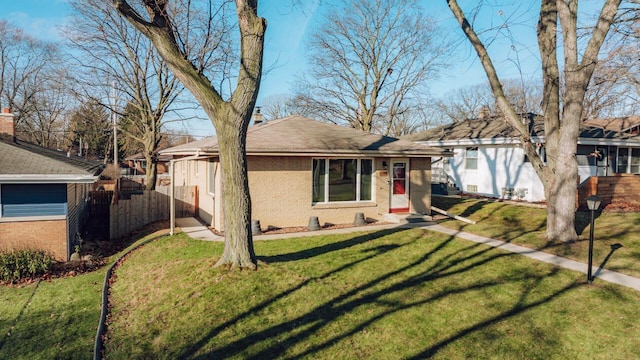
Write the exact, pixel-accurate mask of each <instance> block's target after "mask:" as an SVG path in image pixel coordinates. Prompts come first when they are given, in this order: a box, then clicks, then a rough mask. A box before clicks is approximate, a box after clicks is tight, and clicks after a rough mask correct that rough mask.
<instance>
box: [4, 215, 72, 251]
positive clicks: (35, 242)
mask: <svg viewBox="0 0 640 360" xmlns="http://www.w3.org/2000/svg"><path fill="white" fill-rule="evenodd" d="M9 249H38V250H44V251H47V252H50V253H51V254H52V255H53V256H55V258H56V260H59V261H67V253H68V249H67V221H66V220H65V219H60V220H40V221H17V222H0V251H6V250H9Z"/></svg>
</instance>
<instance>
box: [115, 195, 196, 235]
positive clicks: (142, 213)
mask: <svg viewBox="0 0 640 360" xmlns="http://www.w3.org/2000/svg"><path fill="white" fill-rule="evenodd" d="M170 191H171V188H170V187H169V186H159V187H156V190H151V191H149V190H145V191H144V192H143V193H142V194H133V195H131V199H119V200H118V202H117V204H112V205H111V206H110V208H109V239H111V240H115V239H119V238H121V237H124V236H125V235H127V234H129V233H130V232H132V231H135V230H138V229H140V228H142V227H143V226H145V225H147V224H150V223H152V222H155V221H159V220H167V219H169V212H170V207H169V206H170V193H169V192H170ZM197 192H198V188H197V186H177V187H176V188H175V204H176V205H175V206H176V218H180V217H193V216H195V215H196V209H197V206H198V205H197V198H198V197H197Z"/></svg>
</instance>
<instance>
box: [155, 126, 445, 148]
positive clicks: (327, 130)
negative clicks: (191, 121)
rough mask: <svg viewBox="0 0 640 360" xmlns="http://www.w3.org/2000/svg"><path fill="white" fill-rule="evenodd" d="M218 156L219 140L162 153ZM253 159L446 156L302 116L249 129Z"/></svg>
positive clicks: (417, 145)
mask: <svg viewBox="0 0 640 360" xmlns="http://www.w3.org/2000/svg"><path fill="white" fill-rule="evenodd" d="M196 152H200V153H201V154H215V153H217V152H218V141H217V138H216V137H210V138H206V139H202V140H199V141H194V142H191V143H188V144H184V145H180V146H175V147H172V148H168V149H165V150H162V151H161V152H160V153H162V154H174V155H179V154H181V155H188V154H193V153H196ZM247 154H249V155H261V154H262V155H267V154H282V155H336V156H337V155H358V154H359V155H370V156H374V155H377V156H414V157H429V156H442V155H443V151H442V150H441V149H437V148H434V147H430V146H426V145H422V144H416V143H413V142H411V141H408V140H402V139H396V138H392V137H388V136H382V135H377V134H372V133H368V132H364V131H360V130H355V129H352V128H347V127H344V126H339V125H334V124H329V123H325V122H321V121H317V120H313V119H309V118H305V117H301V116H289V117H286V118H282V119H277V120H272V121H268V122H264V123H261V124H258V125H253V126H251V127H249V130H248V131H247Z"/></svg>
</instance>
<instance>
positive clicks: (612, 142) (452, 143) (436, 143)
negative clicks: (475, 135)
mask: <svg viewBox="0 0 640 360" xmlns="http://www.w3.org/2000/svg"><path fill="white" fill-rule="evenodd" d="M531 141H532V142H533V143H534V144H537V143H544V142H545V138H544V137H543V136H534V137H531ZM416 142H417V143H419V144H423V145H427V146H433V147H456V146H480V145H519V144H520V140H519V139H517V138H504V137H503V138H491V139H456V140H427V141H416ZM578 144H580V145H609V146H633V145H635V146H640V141H638V140H636V139H633V140H631V139H602V138H582V137H581V138H578Z"/></svg>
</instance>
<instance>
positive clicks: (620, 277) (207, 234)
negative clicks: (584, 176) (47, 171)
mask: <svg viewBox="0 0 640 360" xmlns="http://www.w3.org/2000/svg"><path fill="white" fill-rule="evenodd" d="M176 226H177V227H180V228H181V229H182V231H183V232H185V233H186V234H187V235H189V236H190V237H191V238H193V239H199V240H206V241H224V237H222V236H218V235H216V234H214V233H213V232H212V231H211V230H209V229H208V228H207V227H206V226H204V225H203V224H202V223H200V221H198V220H196V219H194V218H180V219H176ZM394 228H399V229H408V228H421V229H426V230H431V231H437V232H440V233H443V234H447V235H451V236H455V237H457V238H460V239H465V240H469V241H473V242H476V243H480V244H484V245H487V246H491V247H494V248H498V249H502V250H505V251H509V252H512V253H514V254H519V255H522V256H526V257H528V258H531V259H534V260H537V261H542V262H545V263H549V264H552V265H555V266H559V267H562V268H565V269H569V270H574V271H579V272H581V273H584V274H586V273H587V264H585V263H582V262H579V261H575V260H570V259H567V258H563V257H560V256H556V255H552V254H549V253H545V252H542V251H537V250H533V249H529V248H526V247H523V246H519V245H515V244H511V243H507V242H504V241H500V240H495V239H491V238H487V237H483V236H479V235H474V234H471V233H467V232H463V231H458V230H453V229H449V228H446V227H444V226H441V225H438V224H436V223H434V222H417V223H400V224H385V225H369V226H361V227H351V228H343V229H333V230H321V231H308V232H299V233H286V234H267V235H254V237H253V238H254V239H255V240H276V239H286V238H295V237H307V236H316V235H320V234H322V235H329V234H347V233H351V232H356V231H374V230H385V229H394ZM591 269H592V273H593V274H594V281H598V280H604V281H607V282H610V283H613V284H618V285H622V286H626V287H630V288H632V289H635V290H638V291H640V279H638V278H635V277H632V276H628V275H624V274H621V273H618V272H615V271H611V270H606V269H600V268H598V267H597V265H596V266H594V267H592V268H591Z"/></svg>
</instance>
